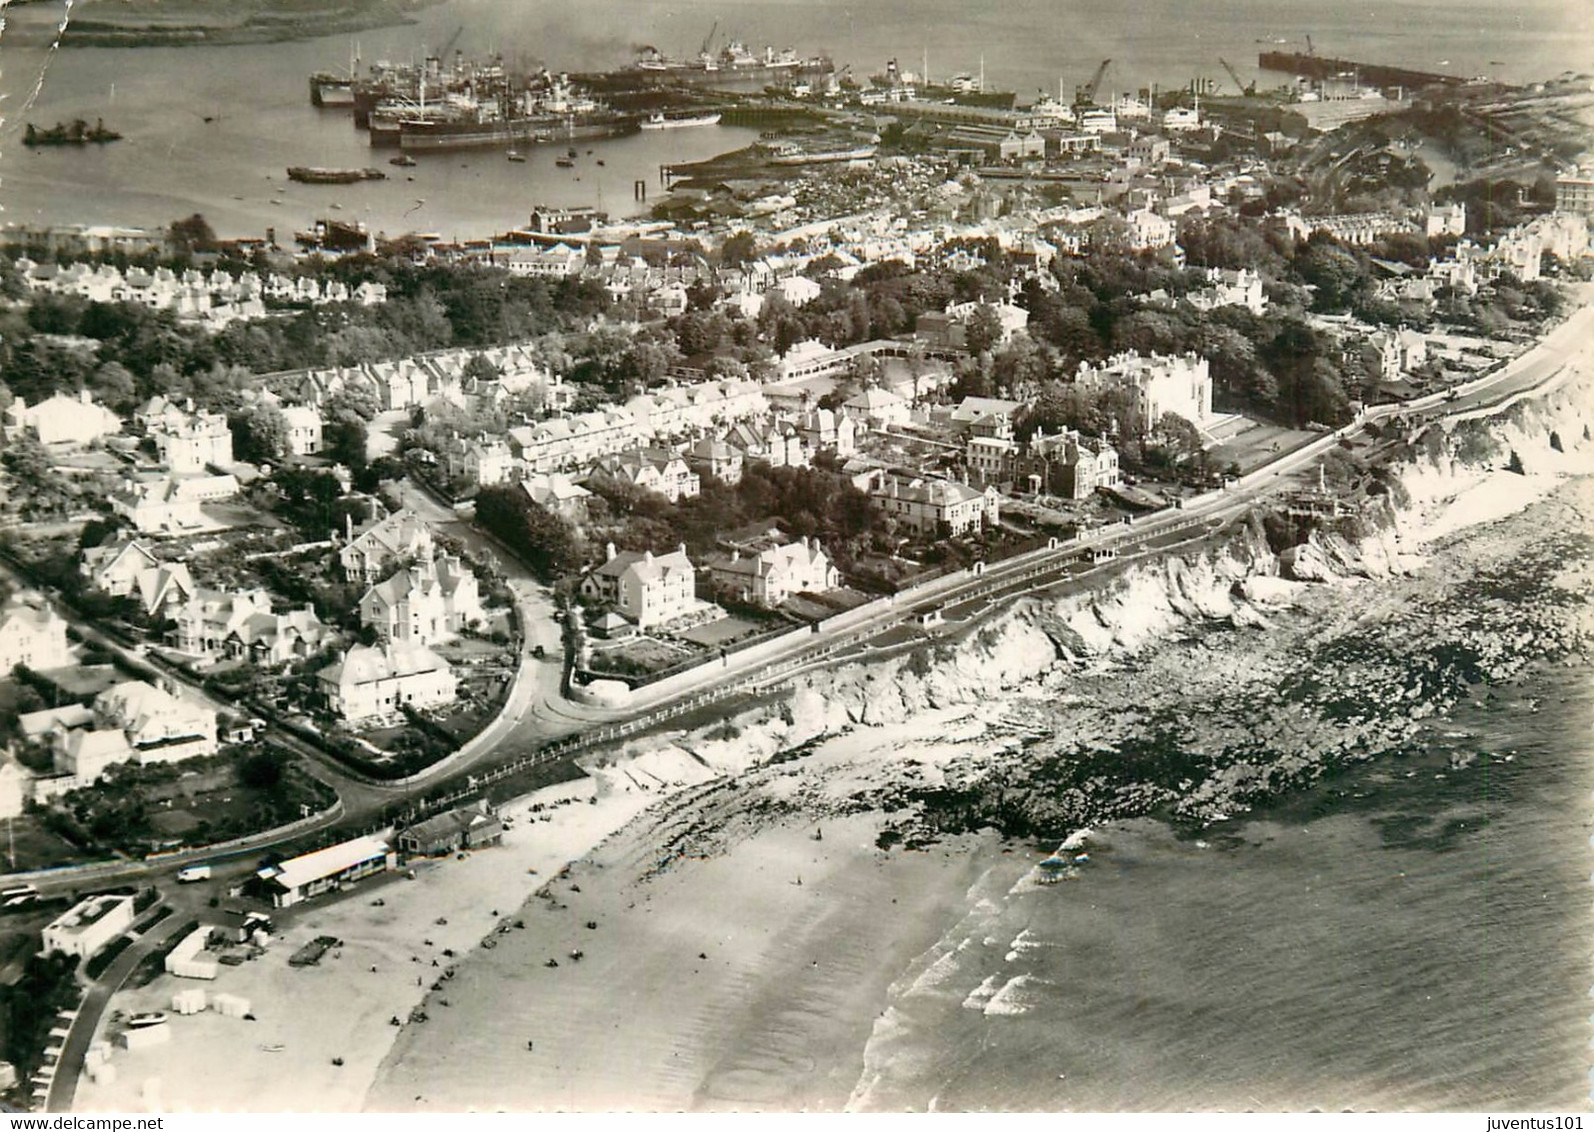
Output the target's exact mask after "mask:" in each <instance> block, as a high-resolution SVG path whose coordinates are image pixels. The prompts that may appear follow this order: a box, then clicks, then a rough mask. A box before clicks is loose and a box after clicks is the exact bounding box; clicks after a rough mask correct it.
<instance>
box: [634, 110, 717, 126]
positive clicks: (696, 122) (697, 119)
mask: <svg viewBox="0 0 1594 1132" xmlns="http://www.w3.org/2000/svg"><path fill="white" fill-rule="evenodd" d="M719 121H720V115H719V114H718V112H716V113H713V114H679V115H671V114H664V113H662V112H661V113H657V114H651V115H649V116H648V117H647V118H646V119H644V120H643V122H642V128H643V129H644V130H683V129H687V128H689V127H691V126H717V125H719Z"/></svg>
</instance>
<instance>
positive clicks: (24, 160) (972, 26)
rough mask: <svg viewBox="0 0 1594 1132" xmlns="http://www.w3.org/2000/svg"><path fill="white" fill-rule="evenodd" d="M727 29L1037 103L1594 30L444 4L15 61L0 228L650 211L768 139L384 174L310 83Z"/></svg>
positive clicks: (1050, 9)
mask: <svg viewBox="0 0 1594 1132" xmlns="http://www.w3.org/2000/svg"><path fill="white" fill-rule="evenodd" d="M60 7H61V6H60V4H59V3H43V4H37V5H29V6H28V7H27V8H24V9H16V10H14V11H12V12H8V13H7V18H8V19H9V20H12V21H16V20H22V19H26V20H30V21H49V20H53V19H58V18H59V10H60ZM716 24H717V27H718V30H717V33H716V39H715V42H716V43H720V42H723V41H724V40H725V39H726V38H730V37H735V38H741V39H743V40H745V41H746V42H747V43H749V44H750V45H752V46H754V47H755V48H756V47H759V46H760V45H762V44H764V43H771V44H775V45H779V46H786V45H791V46H794V47H796V48H797V49H798V51H799V52H800V53H809V52H815V51H821V50H823V51H828V52H829V53H830V54H831V55H832V57H833V58H834V59H835V60H836V63H837V66H838V67H841V66H843V65H846V64H851V66H852V68H853V73H854V74H856V75H860V76H862V75H868V74H870V73H873V72H876V71H879V70H881V69H883V66H884V63H885V60H886V59H888V58H890V57H892V56H897V57H899V58H900V59H901V61H902V64H903V66H904V67H908V68H911V69H914V70H918V69H921V68H922V66H923V64H924V62H925V61H926V60H928V64H929V67H930V72H931V75H932V77H936V76H939V77H946V76H948V75H950V74H952V73H953V72H956V71H965V72H977V71H979V70H980V68H981V65H982V63H983V66H984V70H985V73H986V76H987V79H988V82H989V83H990V84H991V85H992V86H994V87H1003V88H1007V89H1013V90H1016V91H1018V92H1019V94H1020V96H1021V97H1023V98H1030V97H1032V96H1033V95H1034V94H1036V93H1037V92H1038V91H1040V90H1046V91H1050V92H1053V93H1055V92H1056V90H1057V89H1058V85H1059V82H1061V83H1062V84H1063V85H1064V86H1065V87H1066V88H1067V89H1068V90H1070V91H1071V90H1072V86H1073V84H1075V83H1078V82H1082V81H1084V80H1085V79H1086V78H1088V77H1089V75H1090V72H1091V71H1093V70H1094V69H1095V67H1096V65H1097V63H1099V62H1100V60H1101V59H1103V58H1111V59H1112V60H1113V63H1112V67H1111V69H1110V71H1109V73H1108V76H1107V79H1106V83H1105V85H1106V87H1107V88H1108V89H1112V90H1127V89H1135V88H1138V87H1140V86H1145V85H1148V84H1151V83H1154V82H1155V83H1160V84H1162V85H1164V86H1181V87H1182V86H1183V85H1184V84H1185V83H1186V82H1187V81H1188V80H1189V79H1190V78H1192V77H1195V76H1203V77H1208V78H1213V79H1215V80H1218V81H1220V82H1222V81H1224V76H1223V72H1222V68H1221V66H1220V65H1219V63H1218V57H1219V56H1222V57H1223V58H1226V59H1228V60H1229V61H1230V62H1232V63H1234V64H1236V66H1238V67H1239V68H1240V70H1241V72H1242V74H1244V75H1248V76H1254V75H1255V60H1256V53H1257V51H1258V50H1260V49H1263V48H1265V47H1283V46H1284V44H1291V45H1294V46H1295V47H1297V48H1304V45H1305V44H1304V37H1305V35H1306V34H1311V35H1312V36H1313V41H1314V44H1315V46H1316V47H1317V49H1318V50H1319V51H1322V52H1325V53H1332V54H1336V55H1339V56H1343V57H1349V58H1366V59H1369V60H1376V61H1380V62H1387V63H1392V64H1403V65H1408V66H1413V67H1423V68H1428V69H1433V70H1439V71H1450V72H1453V73H1457V74H1464V75H1473V74H1487V75H1490V76H1492V77H1498V78H1501V79H1505V80H1509V81H1524V82H1526V81H1532V80H1534V79H1541V78H1544V77H1548V76H1553V75H1555V74H1558V73H1560V72H1561V71H1563V70H1566V69H1576V68H1586V67H1587V66H1588V61H1589V59H1590V58H1591V57H1594V15H1591V13H1590V10H1589V7H1588V6H1587V5H1585V4H1583V3H1581V0H1518V2H1516V3H1513V4H1510V5H1501V4H1497V3H1493V2H1484V0H1391V2H1390V3H1385V4H1381V5H1379V6H1378V8H1377V9H1375V10H1372V11H1368V10H1365V9H1361V8H1356V9H1331V8H1329V7H1328V6H1325V5H1315V6H1313V8H1312V10H1311V12H1310V13H1309V15H1308V14H1307V13H1304V12H1302V11H1301V10H1299V9H1298V8H1297V7H1296V6H1295V5H1292V4H1288V3H1281V2H1280V0H1239V2H1233V0H1189V2H1181V3H1177V4H1173V3H1167V4H1166V5H1165V8H1164V10H1163V11H1162V12H1161V13H1160V15H1159V13H1158V12H1157V11H1154V10H1145V9H1140V10H1137V11H1136V12H1135V13H1134V15H1133V17H1132V18H1131V17H1130V16H1129V15H1128V14H1127V13H1126V12H1125V10H1124V9H1123V7H1122V5H1120V4H1116V3H1111V2H1109V0H1075V2H1073V3H1070V4H1069V5H1068V6H1067V8H1066V9H1059V8H1058V6H1057V5H1056V4H1054V3H1052V2H1051V0H1011V2H1010V3H1005V4H1001V5H978V4H976V5H971V4H967V3H963V2H954V0H926V2H923V3H920V2H913V0H845V2H843V0H818V2H808V0H768V2H763V3H759V4H756V5H747V6H743V7H741V8H739V9H736V10H735V11H733V12H731V13H727V11H726V9H725V6H724V5H723V4H720V3H716V2H711V0H682V2H679V3H670V4H663V3H647V4H631V3H624V2H622V0H596V2H592V3H583V4H579V5H577V4H538V5H528V4H525V3H522V2H521V0H446V2H445V3H441V4H438V5H436V6H435V7H431V8H428V9H425V10H424V11H422V12H421V13H420V14H419V16H418V21H417V22H416V23H415V24H411V25H403V26H397V27H389V28H381V29H375V30H372V31H369V32H365V33H362V34H361V35H359V36H358V37H346V36H336V37H326V38H321V39H312V40H305V41H299V42H289V43H277V44H263V45H261V44H256V45H248V46H206V47H183V48H128V49H121V48H93V49H71V48H68V49H63V50H60V51H54V52H51V51H48V50H46V49H45V48H43V47H22V46H20V45H14V44H12V43H11V42H6V44H5V51H4V58H3V60H0V94H3V95H4V99H3V101H0V110H3V115H4V122H3V125H0V205H3V207H4V209H5V212H4V213H3V215H0V219H3V220H5V221H11V222H29V223H102V224H144V225H160V224H165V223H167V222H169V221H170V220H172V219H173V218H175V217H179V216H186V215H188V214H190V213H192V212H196V211H198V212H202V213H204V214H205V216H206V217H207V218H208V219H210V220H211V222H212V224H213V225H214V226H215V227H216V228H217V229H218V231H221V232H223V233H224V234H259V233H260V232H262V231H263V230H264V228H265V227H267V226H273V225H274V226H275V227H276V228H277V229H278V230H279V233H280V232H282V231H283V230H286V229H292V228H296V227H302V226H304V225H305V224H307V223H308V222H309V221H311V220H313V219H314V218H315V217H317V216H322V215H335V214H336V213H334V212H332V211H331V206H332V205H333V204H337V205H338V206H340V211H341V214H342V215H343V216H344V217H345V218H354V219H361V220H365V221H366V222H367V223H368V224H369V225H370V226H371V227H372V228H373V230H381V231H386V232H389V233H397V232H402V231H432V232H437V233H439V234H441V235H444V236H456V235H457V236H462V237H463V236H470V235H487V234H490V233H492V232H494V231H499V230H503V229H505V228H507V227H509V226H511V225H514V224H520V223H524V221H525V214H526V212H527V210H528V209H529V207H530V206H531V205H532V204H534V203H537V202H543V201H545V202H548V203H552V204H596V205H601V206H602V207H604V208H605V209H607V210H609V211H611V212H613V213H615V214H626V213H629V212H632V211H635V210H636V209H637V208H638V207H639V206H638V205H637V204H636V202H635V201H634V199H633V184H634V182H635V181H637V180H638V179H641V180H644V181H646V182H647V184H648V191H649V194H650V195H651V196H656V195H657V193H658V189H659V183H658V168H659V165H660V164H662V163H665V162H671V161H691V160H698V159H702V158H704V157H708V156H711V155H713V154H715V153H719V152H724V151H726V150H729V149H734V148H737V147H739V146H742V145H745V144H747V142H748V141H750V140H751V139H752V138H753V137H754V134H753V132H752V131H748V130H740V129H732V128H729V127H724V126H721V127H715V128H712V129H702V130H679V131H669V132H668V133H663V134H659V133H645V134H643V135H640V136H634V137H630V138H622V139H615V140H610V141H604V142H600V143H596V144H594V145H593V146H592V148H593V149H594V151H595V152H594V155H593V158H592V159H591V160H585V159H584V160H582V161H579V162H578V167H577V168H576V169H574V170H561V169H557V168H555V166H554V165H553V160H554V156H555V153H554V151H553V150H552V149H550V150H549V151H548V152H546V153H539V154H537V155H535V156H534V157H533V158H532V160H531V161H528V162H527V163H526V164H524V165H521V164H512V163H509V162H506V161H504V159H503V156H502V154H499V153H495V152H492V151H481V152H474V153H453V154H446V155H444V154H438V155H421V158H420V164H419V165H418V166H416V168H414V169H410V170H396V169H395V170H389V169H388V167H387V166H386V164H385V158H386V154H385V153H383V152H382V151H372V150H370V149H369V148H368V147H367V146H366V145H365V137H364V134H363V133H360V132H358V131H356V130H354V129H353V128H352V126H351V125H350V123H349V120H348V112H347V111H346V110H342V111H338V110H321V111H317V110H316V109H314V108H313V107H311V106H310V105H309V103H308V97H307V88H306V79H307V77H308V75H309V74H310V72H312V71H315V70H323V69H336V68H338V67H340V66H347V64H348V61H349V57H350V54H351V52H352V51H354V50H355V49H358V51H359V53H360V54H361V56H363V58H364V59H365V60H367V61H369V60H375V59H378V58H389V59H395V60H407V59H411V58H418V57H420V56H422V55H424V54H425V53H426V52H427V51H428V50H437V49H439V48H440V47H441V45H442V44H444V43H447V42H450V41H451V40H452V42H453V43H454V45H455V47H456V48H457V49H458V50H461V51H464V52H465V53H467V54H471V55H490V54H493V53H502V54H503V56H504V57H505V59H506V60H507V61H509V62H510V63H512V64H515V65H520V66H530V65H533V64H539V63H540V64H545V65H547V66H550V67H553V68H556V69H566V70H578V69H585V68H602V67H613V66H618V65H621V64H623V63H625V62H627V61H628V60H629V58H630V57H631V55H632V53H633V52H634V50H635V49H636V48H637V47H638V46H640V45H642V44H646V43H651V44H654V45H656V46H658V47H659V48H660V49H661V50H664V51H666V52H667V53H669V54H671V55H678V56H686V55H691V54H694V53H695V52H696V50H697V49H698V47H699V46H701V43H702V41H703V38H704V37H705V36H706V35H708V34H709V32H710V31H711V30H713V29H715V27H716ZM456 32H458V36H457V38H455V33H456ZM0 37H3V33H0ZM1259 40H1260V41H1263V42H1262V43H1260V44H1259V42H1258V41H1259ZM1275 40H1278V41H1283V42H1282V43H1275V42H1274V41H1275ZM1285 49H1289V48H1285ZM1275 78H1276V76H1275ZM1269 81H1271V80H1269ZM35 91H36V92H37V93H36V95H35ZM77 117H82V118H85V119H87V120H89V121H91V122H92V121H93V120H94V119H96V118H104V119H105V120H106V122H107V124H108V125H109V126H111V127H112V128H114V129H116V130H118V131H119V132H121V133H122V134H123V135H124V136H125V140H123V141H120V142H116V143H114V144H112V145H108V146H105V147H103V148H99V147H88V148H87V149H86V150H82V151H80V150H77V149H75V148H69V149H53V150H44V149H38V150H28V149H26V148H24V147H23V146H22V145H21V144H20V139H21V135H22V131H23V129H24V126H25V123H26V122H29V121H31V122H34V123H35V124H42V125H49V124H53V123H54V122H56V121H58V120H64V119H71V118H77ZM582 148H583V150H584V149H585V148H586V147H585V146H583V147H582ZM599 157H601V158H603V159H604V162H605V164H604V165H603V166H602V167H599V166H597V165H596V159H597V158H599ZM583 158H585V154H584V153H583ZM371 164H375V165H378V166H380V167H382V168H383V169H384V171H387V172H389V173H390V176H389V178H388V180H386V181H383V182H372V183H366V184H362V185H359V186H355V187H337V188H326V187H314V186H299V185H286V184H285V183H284V170H285V169H286V167H287V166H289V165H323V166H336V167H343V166H363V165H371ZM409 177H413V178H414V180H413V181H412V180H409V179H408V178H409ZM578 178H579V179H578ZM278 190H282V191H281V192H280V193H279V192H278ZM273 201H276V202H277V203H273Z"/></svg>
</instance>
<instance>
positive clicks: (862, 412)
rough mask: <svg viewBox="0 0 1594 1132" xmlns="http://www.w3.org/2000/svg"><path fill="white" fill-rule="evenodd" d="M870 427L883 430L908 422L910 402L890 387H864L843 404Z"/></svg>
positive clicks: (850, 413) (848, 411)
mask: <svg viewBox="0 0 1594 1132" xmlns="http://www.w3.org/2000/svg"><path fill="white" fill-rule="evenodd" d="M841 407H842V408H843V409H845V410H847V414H848V415H849V416H854V417H857V418H858V419H859V420H861V421H863V422H865V423H866V424H867V425H868V426H869V427H870V428H872V429H875V430H879V431H883V430H885V429H887V428H890V427H891V426H892V425H903V424H907V422H908V403H907V402H906V401H904V400H903V399H902V398H901V397H898V396H897V395H896V394H895V393H893V392H891V390H889V389H880V388H878V387H877V388H873V389H864V390H860V391H859V392H858V393H855V394H854V395H853V396H851V397H849V398H847V400H846V401H845V402H843V403H842V406H841Z"/></svg>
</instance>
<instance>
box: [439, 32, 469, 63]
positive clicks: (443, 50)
mask: <svg viewBox="0 0 1594 1132" xmlns="http://www.w3.org/2000/svg"><path fill="white" fill-rule="evenodd" d="M464 34H465V25H464V24H460V25H459V26H458V27H457V28H455V29H454V34H453V35H451V36H449V37H448V42H447V43H445V44H443V46H442V47H439V48H438V49H437V57H438V58H439V59H447V58H448V52H449V49H450V48H452V47H453V46H454V44H456V43H458V42H459V37H460V36H462V35H464Z"/></svg>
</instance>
